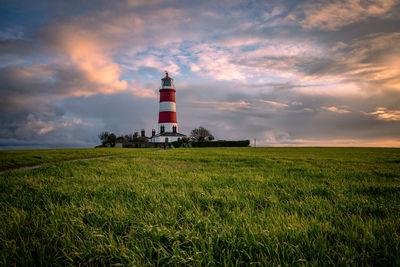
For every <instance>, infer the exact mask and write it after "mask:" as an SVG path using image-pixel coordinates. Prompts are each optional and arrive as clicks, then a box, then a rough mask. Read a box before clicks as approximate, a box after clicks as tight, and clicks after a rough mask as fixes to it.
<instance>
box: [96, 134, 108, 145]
mask: <svg viewBox="0 0 400 267" xmlns="http://www.w3.org/2000/svg"><path fill="white" fill-rule="evenodd" d="M109 135H110V133H109V132H107V131H105V132H101V133H100V134H99V139H100V141H101V145H102V146H106V144H107V141H108V136H109Z"/></svg>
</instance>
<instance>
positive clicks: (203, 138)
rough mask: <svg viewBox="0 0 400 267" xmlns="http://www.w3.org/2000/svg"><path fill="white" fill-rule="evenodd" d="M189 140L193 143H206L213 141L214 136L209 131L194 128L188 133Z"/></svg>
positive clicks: (202, 128)
mask: <svg viewBox="0 0 400 267" xmlns="http://www.w3.org/2000/svg"><path fill="white" fill-rule="evenodd" d="M190 140H192V141H194V142H208V141H212V140H214V136H213V135H212V134H211V133H210V131H209V130H207V129H206V128H204V127H202V126H200V127H199V128H195V129H193V130H192V131H191V132H190Z"/></svg>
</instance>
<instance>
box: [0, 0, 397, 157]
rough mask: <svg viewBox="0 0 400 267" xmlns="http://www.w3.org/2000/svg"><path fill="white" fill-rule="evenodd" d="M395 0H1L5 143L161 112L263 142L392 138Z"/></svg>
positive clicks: (70, 141) (134, 124)
mask: <svg viewBox="0 0 400 267" xmlns="http://www.w3.org/2000/svg"><path fill="white" fill-rule="evenodd" d="M399 14H400V1H399V0H365V1H356V0H343V1H339V0H331V1H236V0H226V1H163V0H127V1H122V0H121V1H81V0H67V1H61V0H60V1H53V0H49V1H18V0H13V1H1V5H0V68H1V69H0V93H1V97H0V149H15V148H50V147H91V146H94V145H97V144H98V143H99V141H98V138H97V135H98V133H100V132H101V131H104V130H107V131H111V132H114V133H116V134H126V133H132V132H134V131H140V129H142V128H145V129H146V133H148V134H149V133H150V132H151V129H152V128H156V126H157V119H158V87H159V85H160V79H161V78H162V77H163V71H164V70H168V71H169V73H170V76H172V77H173V78H174V79H175V86H176V89H177V93H176V100H177V116H178V123H179V131H180V132H182V133H185V134H189V133H190V130H192V129H193V128H195V127H198V126H200V125H201V126H204V127H206V128H208V129H210V130H211V132H212V133H213V134H214V135H215V137H216V138H217V139H251V140H254V139H255V138H256V139H257V145H266V146H280V145H291V146H397V147H399V146H400V16H399Z"/></svg>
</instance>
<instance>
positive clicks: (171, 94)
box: [150, 72, 185, 143]
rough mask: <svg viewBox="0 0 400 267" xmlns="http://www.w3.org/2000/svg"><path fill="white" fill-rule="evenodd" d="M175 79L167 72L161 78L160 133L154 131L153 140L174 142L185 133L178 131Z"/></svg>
mask: <svg viewBox="0 0 400 267" xmlns="http://www.w3.org/2000/svg"><path fill="white" fill-rule="evenodd" d="M175 92H176V91H175V87H174V79H172V78H171V77H169V76H168V72H165V77H164V78H162V79H161V87H160V109H159V113H158V134H155V130H153V132H152V137H151V139H150V140H151V142H156V143H160V142H162V143H165V142H166V143H169V142H174V141H177V140H179V139H181V138H182V137H184V136H185V135H184V134H180V133H178V121H177V119H176V103H175Z"/></svg>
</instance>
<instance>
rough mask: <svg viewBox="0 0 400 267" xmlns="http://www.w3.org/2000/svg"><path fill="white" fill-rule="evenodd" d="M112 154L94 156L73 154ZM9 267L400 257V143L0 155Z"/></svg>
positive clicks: (1, 253)
mask: <svg viewBox="0 0 400 267" xmlns="http://www.w3.org/2000/svg"><path fill="white" fill-rule="evenodd" d="M104 155H110V156H111V157H110V158H101V159H94V160H90V161H83V160H81V161H73V162H63V161H62V160H66V159H72V158H87V157H94V156H104ZM0 159H1V168H2V169H9V168H12V167H17V166H23V165H33V164H37V163H46V162H47V163H48V164H45V165H43V166H42V167H40V168H38V169H33V170H27V171H22V170H10V171H6V172H4V173H3V174H1V176H0V203H1V206H0V264H1V265H17V266H32V265H68V264H71V265H79V264H82V265H83V264H89V265H102V264H107V265H108V264H115V265H118V264H121V265H162V264H170V265H240V264H246V265H247V264H254V265H285V266H286V265H290V266H291V265H370V266H378V265H380V266H396V265H397V266H399V265H400V220H399V219H400V149H384V148H198V149H170V150H157V149H99V150H97V149H85V150H41V151H25V152H20V151H8V152H0Z"/></svg>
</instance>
